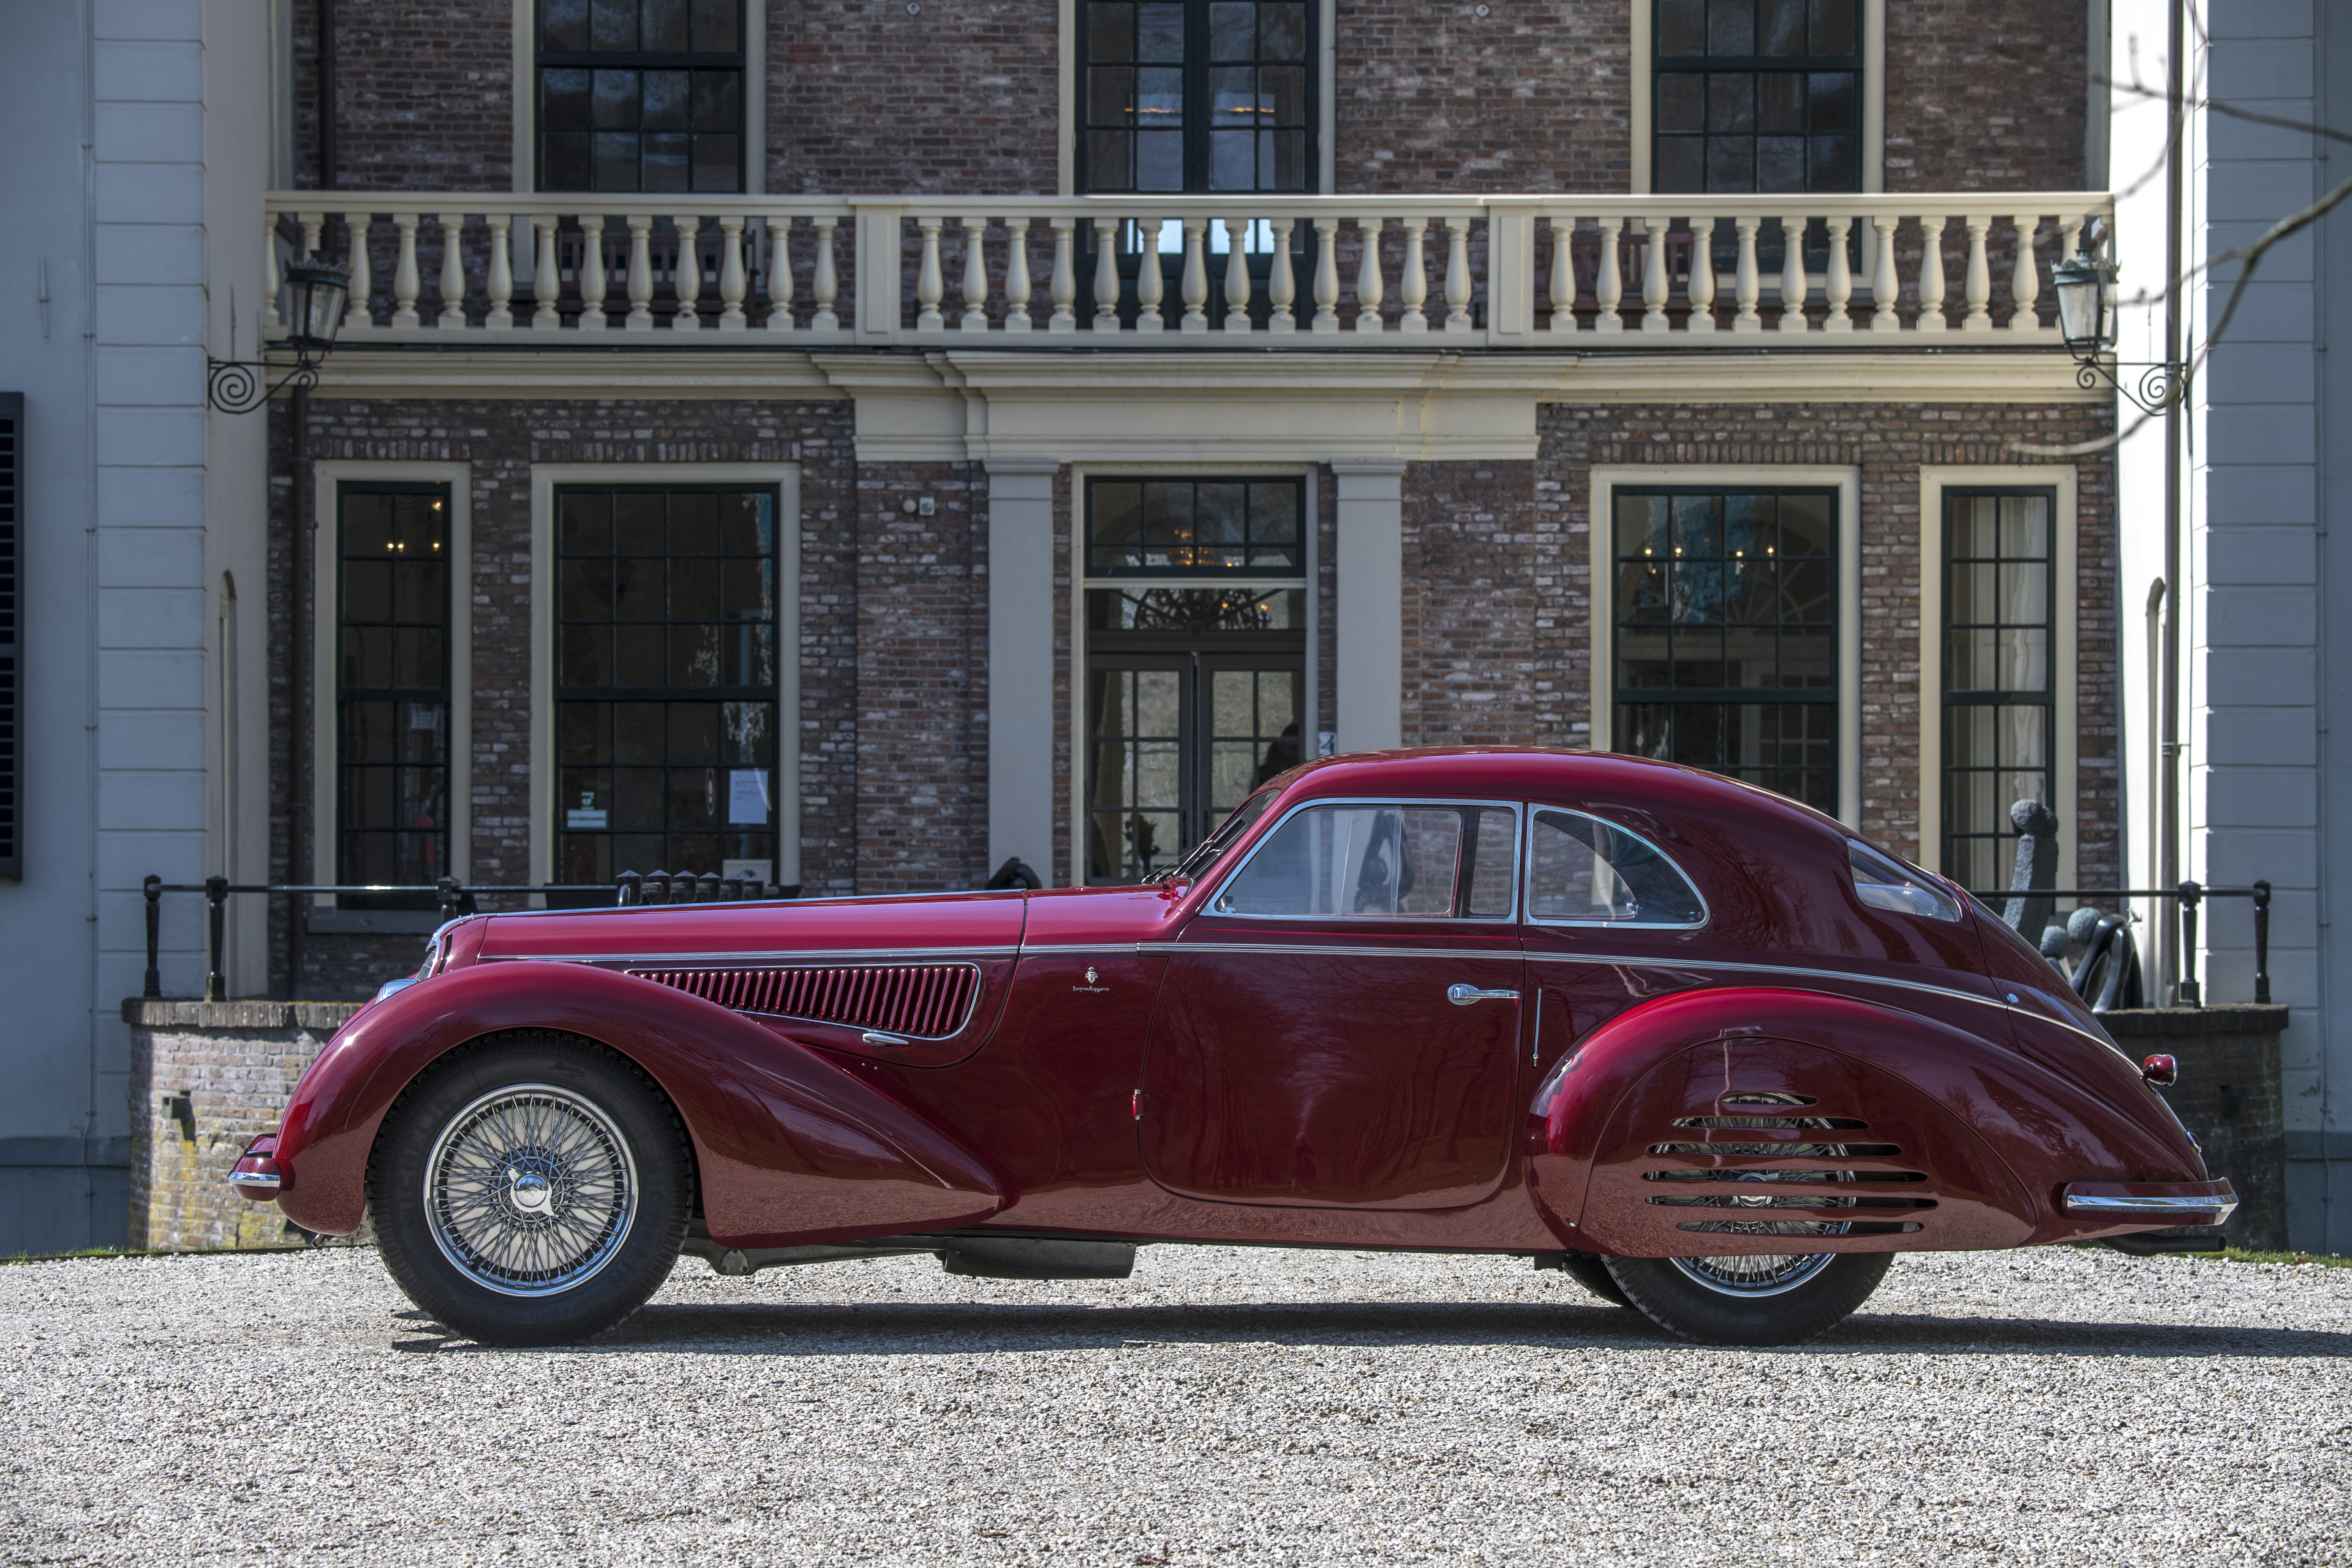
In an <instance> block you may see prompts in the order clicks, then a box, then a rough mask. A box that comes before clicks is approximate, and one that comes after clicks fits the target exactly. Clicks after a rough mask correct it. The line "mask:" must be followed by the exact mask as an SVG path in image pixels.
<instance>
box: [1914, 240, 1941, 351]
mask: <svg viewBox="0 0 2352 1568" xmlns="http://www.w3.org/2000/svg"><path fill="white" fill-rule="evenodd" d="M1948 221H1949V220H1948V219H1947V218H1946V217H1945V216H1943V215H1942V214H1940V213H1927V214H1923V215H1921V216H1920V219H1919V237H1920V242H1921V243H1920V250H1919V319H1918V321H1916V322H1914V323H1913V326H1914V328H1915V329H1916V331H1923V332H1940V331H1945V330H1946V329H1947V328H1948V326H1949V325H1950V323H1949V322H1948V321H1945V320H1944V225H1945V224H1946V223H1947V222H1948Z"/></svg>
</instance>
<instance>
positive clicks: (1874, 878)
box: [1846, 839, 1960, 921]
mask: <svg viewBox="0 0 2352 1568" xmlns="http://www.w3.org/2000/svg"><path fill="white" fill-rule="evenodd" d="M1846 860H1847V863H1848V864H1849V865H1850V866H1851V867H1852V868H1853V891H1854V896H1855V897H1857V898H1859V899H1860V900H1862V901H1863V902H1864V903H1865V904H1867V905H1869V906H1870V907H1871V908H1872V909H1874V910H1893V911H1894V912H1895V913H1896V914H1898V915H1924V916H1926V917H1927V919H1929V920H1931V921H1957V920H1958V919H1959V918H1960V906H1959V902H1958V900H1955V899H1953V898H1951V897H1949V896H1948V895H1947V894H1946V893H1944V892H1943V891H1942V890H1940V889H1937V888H1936V887H1934V886H1932V885H1931V884H1930V883H1929V882H1928V880H1927V874H1926V873H1925V872H1923V871H1916V870H1914V869H1912V868H1910V867H1908V866H1906V865H1905V864H1904V863H1903V862H1902V861H1900V860H1897V859H1896V858H1895V857H1894V856H1892V855H1882V854H1880V853H1879V852H1878V851H1877V850H1875V849H1873V848H1872V847H1870V846H1869V845H1867V844H1857V843H1855V842H1853V840H1852V839H1848V840H1847V841H1846Z"/></svg>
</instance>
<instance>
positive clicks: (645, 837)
mask: <svg viewBox="0 0 2352 1568" xmlns="http://www.w3.org/2000/svg"><path fill="white" fill-rule="evenodd" d="M556 516H557V525H556V535H557V537H556V572H557V579H558V581H557V587H556V593H557V605H558V610H557V626H556V692H555V698H556V751H557V753H558V757H559V760H560V762H561V763H562V767H561V770H560V772H559V773H558V776H557V784H556V803H555V818H556V819H555V823H554V829H555V842H556V852H557V865H558V879H559V880H561V881H564V882H575V883H586V882H609V881H611V880H612V879H613V878H614V876H616V875H618V874H619V873H621V872H623V871H639V872H645V871H655V870H664V871H690V872H693V873H694V874H696V875H697V876H702V875H718V876H729V877H750V878H753V879H757V880H759V881H762V882H772V881H774V880H775V872H776V842H777V830H778V824H777V811H776V806H777V771H776V770H777V768H778V766H779V755H780V753H779V744H780V733H779V727H778V723H777V712H776V701H777V659H778V657H779V654H778V649H777V646H776V638H777V626H778V620H779V617H778V614H777V592H778V589H777V583H776V562H777V548H776V546H777V541H776V526H777V523H776V496H775V492H774V491H773V490H772V489H730V488H719V487H708V488H702V487H698V488H694V489H684V488H678V489H641V488H633V487H616V488H600V489H573V488H570V487H566V488H563V489H559V490H558V491H557V492H556Z"/></svg>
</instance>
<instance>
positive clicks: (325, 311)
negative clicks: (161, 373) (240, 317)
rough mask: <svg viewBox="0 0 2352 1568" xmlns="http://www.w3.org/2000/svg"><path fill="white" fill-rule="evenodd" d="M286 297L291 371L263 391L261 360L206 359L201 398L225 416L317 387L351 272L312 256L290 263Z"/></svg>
mask: <svg viewBox="0 0 2352 1568" xmlns="http://www.w3.org/2000/svg"><path fill="white" fill-rule="evenodd" d="M286 293H287V304H288V305H289V307H290V310H289V313H288V318H287V319H288V321H289V323H290V324H289V328H288V331H287V333H286V340H285V341H286V345H287V346H288V347H289V348H291V349H292V350H293V351H294V368H293V369H292V370H291V371H290V372H289V373H288V374H287V375H286V377H285V379H283V380H281V381H280V382H278V384H277V385H275V386H272V387H269V388H268V389H267V390H265V389H264V388H263V386H262V381H263V378H264V377H265V376H266V375H268V370H269V367H268V364H267V363H264V362H262V361H259V360H235V359H208V360H206V361H205V365H206V367H207V374H206V376H205V401H206V402H208V403H210V404H211V405H213V406H214V407H215V408H217V409H219V410H220V411H221V412H222V413H223V414H250V413H252V412H253V411H254V410H255V409H257V408H258V407H260V406H261V405H263V404H264V403H266V402H268V400H269V399H270V398H271V397H273V396H275V395H278V393H280V392H282V391H284V390H285V389H286V388H287V387H289V386H316V385H318V384H319V362H320V361H321V360H323V359H325V358H326V357H327V355H328V353H329V352H330V351H331V350H332V349H333V348H334V346H335V331H336V329H338V328H340V327H341V325H342V324H343V309H344V307H345V306H346V305H347V304H348V303H349V302H350V300H351V294H352V275H351V272H350V270H349V269H348V268H341V267H330V266H328V265H326V264H325V263H324V262H321V261H320V260H319V259H318V258H316V257H312V258H310V259H308V260H304V261H297V262H293V263H291V264H289V266H288V267H287V268H286Z"/></svg>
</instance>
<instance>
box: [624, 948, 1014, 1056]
mask: <svg viewBox="0 0 2352 1568" xmlns="http://www.w3.org/2000/svg"><path fill="white" fill-rule="evenodd" d="M629 973H631V974H632V975H635V977H636V978H637V979H639V980H650V981H652V982H653V983H654V984H656V985H668V986H674V987H676V988H677V990H680V991H684V992H687V993H688V994H692V995H696V996H699V997H701V998H702V999H703V1000H704V1001H706V1002H716V1003H718V1004H719V1005H720V1006H721V1007H730V1008H732V1009H734V1010H735V1011H736V1012H738V1013H760V1014H765V1015H768V1016H773V1017H782V1018H804V1019H806V1020H808V1021H809V1022H811V1023H815V1024H844V1025H846V1026H849V1027H851V1028H856V1029H878V1030H882V1031H884V1032H887V1033H888V1034H893V1035H904V1036H906V1037H908V1038H909V1039H919V1040H921V1039H928V1040H938V1039H945V1038H946V1037H949V1036H950V1035H953V1034H955V1033H956V1032H957V1031H959V1030H961V1028H962V1027H963V1026H964V1021H965V1019H966V1018H968V1017H969V1016H971V1005H972V1003H973V1001H974V1000H975V999H976V998H978V996H979V994H980V969H979V966H978V965H976V964H970V963H910V964H893V965H887V966H875V967H862V968H826V969H632V970H630V971H629Z"/></svg>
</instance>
